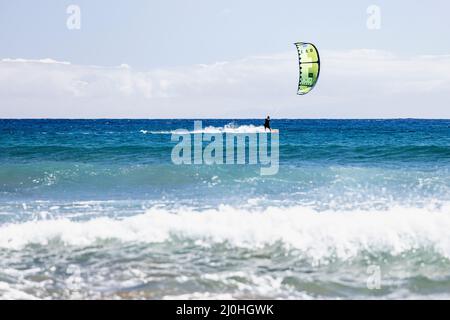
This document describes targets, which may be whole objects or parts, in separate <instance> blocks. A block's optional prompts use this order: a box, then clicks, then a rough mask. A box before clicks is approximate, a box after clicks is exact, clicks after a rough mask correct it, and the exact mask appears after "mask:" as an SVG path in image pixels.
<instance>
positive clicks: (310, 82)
mask: <svg viewBox="0 0 450 320" xmlns="http://www.w3.org/2000/svg"><path fill="white" fill-rule="evenodd" d="M295 46H296V47H297V51H298V59H299V66H300V78H299V81H298V91H297V94H299V95H304V94H307V93H308V92H310V91H311V90H312V89H313V88H314V86H315V85H316V83H317V80H318V79H319V73H320V57H319V51H317V48H316V47H315V46H314V45H313V44H312V43H304V42H297V43H295Z"/></svg>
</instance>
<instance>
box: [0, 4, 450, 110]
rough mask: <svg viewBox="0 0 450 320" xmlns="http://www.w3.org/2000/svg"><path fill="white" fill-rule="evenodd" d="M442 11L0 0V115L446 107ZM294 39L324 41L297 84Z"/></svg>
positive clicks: (448, 61) (449, 25)
mask: <svg viewBox="0 0 450 320" xmlns="http://www.w3.org/2000/svg"><path fill="white" fill-rule="evenodd" d="M70 5H75V6H77V8H79V9H80V16H79V17H80V19H79V20H77V21H79V22H80V24H79V27H80V28H79V29H78V28H75V29H70V28H68V25H67V24H68V20H70V19H71V18H73V15H72V14H73V12H70V13H68V12H67V9H68V7H69V6H70ZM373 6H375V8H377V10H379V11H378V12H379V14H378V12H377V13H374V11H372V9H371V8H373ZM449 13H450V2H448V1H445V0H442V1H440V0H431V1H428V2H424V1H404V0H396V1H392V0H390V1H382V0H371V1H365V0H343V1H339V2H338V1H301V0H284V1H283V0H280V1H267V0H258V1H256V0H247V1H237V0H236V1H235V0H228V1H211V0H166V1H148V0H147V1H144V0H142V1H140V0H134V1H111V0H110V1H106V0H89V1H80V0H72V1H54V0H40V1H31V0H28V1H23V0H18V1H7V0H0V118H260V117H264V116H266V115H267V114H270V115H271V116H272V117H274V118H450V108H448V106H447V101H450V41H447V38H448V35H449V34H450V20H449V19H448V18H447V16H448V14H449ZM374 19H375V20H374ZM70 21H73V20H70ZM373 21H375V22H376V23H375V29H374V24H373V23H372V22H373ZM296 41H305V42H312V43H314V44H315V45H316V46H317V47H318V49H319V51H320V53H321V62H322V71H321V75H320V78H319V82H318V84H317V86H316V88H315V89H314V90H313V91H312V92H311V93H309V94H308V95H306V96H297V95H296V89H297V81H298V61H297V52H296V50H295V47H294V45H293V43H294V42H296Z"/></svg>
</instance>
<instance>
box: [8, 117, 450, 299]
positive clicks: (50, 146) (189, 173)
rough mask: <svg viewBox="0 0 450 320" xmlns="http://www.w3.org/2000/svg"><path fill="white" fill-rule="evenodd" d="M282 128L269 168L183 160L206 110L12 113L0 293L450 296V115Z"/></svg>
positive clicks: (210, 124)
mask: <svg viewBox="0 0 450 320" xmlns="http://www.w3.org/2000/svg"><path fill="white" fill-rule="evenodd" d="M202 121H203V129H202V131H201V132H197V134H203V133H211V132H216V133H217V132H219V133H223V134H224V135H226V134H227V133H243V134H245V133H255V132H256V133H259V132H262V131H264V129H263V128H262V124H263V120H261V119H258V120H256V119H254V120H247V119H246V120H232V119H228V120H202ZM272 127H273V128H277V129H279V170H278V173H277V174H274V175H266V176H264V175H261V174H260V168H261V166H260V165H258V164H256V165H255V164H248V163H247V164H240V165H238V164H235V165H218V164H214V165H206V164H197V165H194V164H192V165H188V164H182V165H175V164H174V163H173V162H172V158H171V153H172V150H173V148H174V146H175V145H176V144H177V141H172V140H171V136H172V133H173V132H174V131H175V130H177V129H186V130H189V131H191V132H193V130H194V121H193V120H176V119H173V120H0V298H3V299H177V298H186V299H222V298H230V299H249V298H252V299H253V298H255V299H417V298H431V299H442V298H446V299H448V298H450V120H414V119H405V120H284V119H281V120H278V119H273V120H272Z"/></svg>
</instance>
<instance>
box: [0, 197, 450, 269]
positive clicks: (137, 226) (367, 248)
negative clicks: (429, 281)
mask: <svg viewBox="0 0 450 320" xmlns="http://www.w3.org/2000/svg"><path fill="white" fill-rule="evenodd" d="M449 229H450V207H449V206H448V205H446V206H444V207H441V209H439V210H432V209H420V208H406V207H395V208H391V209H389V210H386V211H380V210H372V211H370V210H369V211H327V212H320V213H319V212H316V211H314V210H312V209H310V208H307V207H303V206H295V207H290V208H280V207H269V208H267V209H261V210H259V211H252V210H244V209H236V208H233V207H231V206H220V207H218V208H217V209H208V210H204V211H201V212H198V211H195V210H192V209H189V208H183V209H177V210H176V211H169V210H166V209H163V208H156V207H155V208H152V209H149V210H148V211H147V212H146V213H143V214H138V215H135V216H131V217H125V218H122V219H117V218H109V217H98V218H93V219H91V220H88V221H72V220H69V219H52V220H41V221H29V222H22V223H12V224H6V225H3V226H1V227H0V248H3V249H21V248H24V247H26V246H27V245H31V244H34V245H44V246H47V245H51V244H58V243H63V244H64V245H70V246H90V245H93V244H95V243H96V242H98V241H109V240H117V241H121V242H137V243H163V242H171V241H175V242H176V241H193V243H195V245H198V246H206V247H208V246H211V245H214V244H226V245H229V246H231V247H240V248H241V247H242V248H248V249H252V248H254V249H260V248H263V247H265V246H271V245H282V246H283V247H284V248H286V249H287V250H298V251H299V252H300V254H301V255H303V256H304V257H305V258H309V259H312V260H314V261H324V260H327V259H334V258H337V259H340V260H347V259H352V258H356V257H358V256H359V254H360V253H361V252H366V253H373V254H377V253H386V254H390V255H393V256H398V255H402V254H405V253H408V252H414V251H417V250H424V251H425V252H433V253H435V254H437V255H439V256H440V257H442V258H445V259H450V238H449V237H448V230H449Z"/></svg>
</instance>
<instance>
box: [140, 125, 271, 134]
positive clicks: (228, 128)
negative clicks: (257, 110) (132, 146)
mask: <svg viewBox="0 0 450 320" xmlns="http://www.w3.org/2000/svg"><path fill="white" fill-rule="evenodd" d="M139 132H140V133H142V134H173V133H177V132H175V130H173V131H149V130H140V131H139ZM263 132H267V133H268V132H269V131H268V130H265V129H264V127H263V126H254V125H242V126H235V125H233V124H227V125H225V126H223V127H214V126H208V127H205V128H203V129H202V130H192V131H188V133H190V134H192V133H194V134H195V133H211V134H216V133H263ZM274 132H278V131H277V130H276V131H274Z"/></svg>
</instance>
